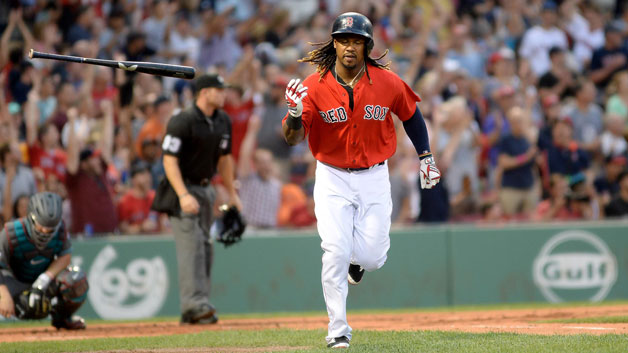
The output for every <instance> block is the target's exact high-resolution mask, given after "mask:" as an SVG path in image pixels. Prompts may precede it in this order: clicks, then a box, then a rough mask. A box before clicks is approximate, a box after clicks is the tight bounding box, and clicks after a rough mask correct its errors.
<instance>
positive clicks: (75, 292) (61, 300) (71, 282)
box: [51, 266, 89, 329]
mask: <svg viewBox="0 0 628 353" xmlns="http://www.w3.org/2000/svg"><path fill="white" fill-rule="evenodd" d="M55 284H56V291H55V292H56V293H55V297H54V298H53V299H52V300H51V314H52V324H53V326H55V327H58V328H61V327H63V328H69V329H73V328H72V327H67V326H68V325H66V323H72V322H73V320H72V314H73V313H75V312H76V311H77V310H78V309H79V308H80V307H81V305H83V302H85V299H87V291H88V290H89V284H88V283H87V276H86V275H85V272H83V271H81V270H80V269H79V268H78V267H76V266H75V267H68V268H67V269H65V270H63V271H61V273H59V274H58V275H57V278H56V280H55ZM80 321H82V319H81V320H80ZM82 326H83V327H79V328H84V327H85V324H84V323H83V325H82Z"/></svg>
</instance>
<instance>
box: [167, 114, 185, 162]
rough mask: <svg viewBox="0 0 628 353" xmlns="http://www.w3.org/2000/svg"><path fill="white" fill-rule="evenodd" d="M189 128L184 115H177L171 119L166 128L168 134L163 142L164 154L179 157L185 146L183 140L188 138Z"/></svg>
mask: <svg viewBox="0 0 628 353" xmlns="http://www.w3.org/2000/svg"><path fill="white" fill-rule="evenodd" d="M188 136H189V129H188V126H187V124H186V119H185V118H184V116H183V115H177V116H175V117H173V118H172V119H170V122H168V127H167V128H166V135H165V136H164V139H163V141H162V143H161V150H162V151H163V153H164V154H168V155H171V156H175V157H179V156H180V154H181V150H182V147H183V141H184V140H185V139H186V138H188Z"/></svg>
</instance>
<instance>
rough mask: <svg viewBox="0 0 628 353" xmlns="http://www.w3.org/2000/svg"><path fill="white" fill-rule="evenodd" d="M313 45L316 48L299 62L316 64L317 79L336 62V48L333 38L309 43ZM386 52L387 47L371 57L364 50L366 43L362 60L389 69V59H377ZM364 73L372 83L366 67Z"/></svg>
mask: <svg viewBox="0 0 628 353" xmlns="http://www.w3.org/2000/svg"><path fill="white" fill-rule="evenodd" d="M310 44H311V45H313V46H317V47H318V48H317V49H314V50H312V51H310V52H309V53H308V54H307V55H308V56H307V57H305V58H302V59H300V60H299V62H302V63H310V64H312V65H316V71H317V72H318V73H319V74H320V77H319V79H318V80H319V81H320V80H321V79H322V78H323V76H325V74H326V73H327V71H329V70H330V69H331V67H332V66H333V65H334V64H335V63H336V48H334V38H332V39H330V40H328V41H327V42H321V43H310ZM386 54H388V49H386V51H385V52H384V54H382V55H381V56H380V57H378V58H371V57H370V56H369V55H368V52H367V51H366V45H365V46H364V60H365V61H366V63H367V64H371V65H373V66H375V67H378V68H380V69H384V70H390V61H389V62H387V63H386V64H380V63H379V62H378V60H381V59H382V58H383V57H384V56H386ZM366 74H367V76H368V78H369V83H371V84H373V82H372V81H371V76H370V75H369V74H368V69H367V71H366Z"/></svg>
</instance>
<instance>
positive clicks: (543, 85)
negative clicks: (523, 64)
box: [538, 47, 577, 98]
mask: <svg viewBox="0 0 628 353" xmlns="http://www.w3.org/2000/svg"><path fill="white" fill-rule="evenodd" d="M549 58H550V62H551V67H550V69H549V70H548V71H547V72H546V73H545V74H543V75H542V76H541V78H540V79H539V84H538V85H539V93H540V96H541V98H544V97H547V95H549V94H556V95H558V96H559V97H561V98H565V97H566V96H572V95H573V94H574V92H573V86H574V85H575V83H576V80H577V77H576V74H575V73H573V72H572V71H571V70H570V69H569V66H567V62H566V60H565V50H564V49H562V48H560V47H552V48H551V49H550V51H549Z"/></svg>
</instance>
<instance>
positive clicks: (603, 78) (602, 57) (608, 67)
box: [590, 23, 628, 90]
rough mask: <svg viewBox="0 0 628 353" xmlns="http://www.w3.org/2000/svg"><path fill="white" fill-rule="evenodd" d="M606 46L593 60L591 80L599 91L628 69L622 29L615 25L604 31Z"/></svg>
mask: <svg viewBox="0 0 628 353" xmlns="http://www.w3.org/2000/svg"><path fill="white" fill-rule="evenodd" d="M604 33H605V41H604V46H603V47H602V48H600V49H597V50H595V51H594V52H593V57H592V58H591V67H590V70H591V73H590V77H591V80H592V81H593V82H594V83H595V84H596V85H597V87H598V88H599V89H602V90H603V89H604V88H606V86H607V85H608V83H609V82H610V80H611V79H612V77H613V75H614V74H616V73H617V72H619V71H621V70H626V69H628V49H627V48H626V46H625V45H624V43H623V38H622V34H621V29H620V28H619V27H618V26H617V25H616V24H613V23H610V24H608V25H606V27H605V29H604Z"/></svg>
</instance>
